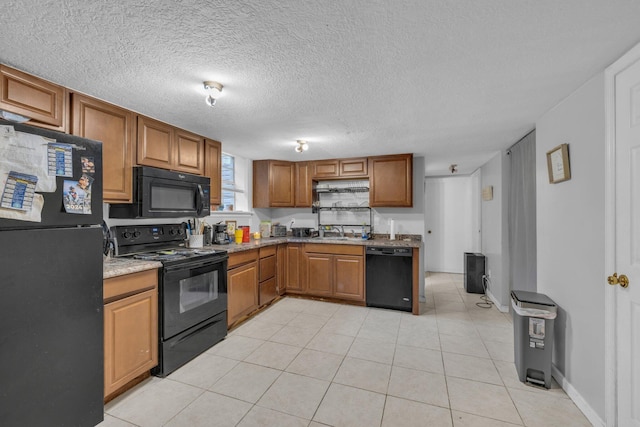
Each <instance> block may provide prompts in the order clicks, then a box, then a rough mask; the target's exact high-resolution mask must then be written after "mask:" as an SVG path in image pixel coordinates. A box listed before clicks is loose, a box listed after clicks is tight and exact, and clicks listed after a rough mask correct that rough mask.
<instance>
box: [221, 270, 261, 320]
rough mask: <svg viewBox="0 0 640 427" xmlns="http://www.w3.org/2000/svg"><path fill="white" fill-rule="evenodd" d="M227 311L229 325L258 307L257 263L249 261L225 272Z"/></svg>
mask: <svg viewBox="0 0 640 427" xmlns="http://www.w3.org/2000/svg"><path fill="white" fill-rule="evenodd" d="M227 298H228V312H227V316H228V317H227V319H228V321H227V323H228V324H229V325H231V324H232V323H234V322H235V321H236V320H238V319H240V318H241V317H242V316H244V315H247V314H249V313H251V312H252V311H253V310H255V309H256V308H258V263H257V262H255V261H254V262H251V263H249V264H246V265H243V266H242V267H238V268H234V269H231V270H229V271H228V273H227Z"/></svg>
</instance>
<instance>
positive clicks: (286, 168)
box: [269, 161, 295, 207]
mask: <svg viewBox="0 0 640 427" xmlns="http://www.w3.org/2000/svg"><path fill="white" fill-rule="evenodd" d="M294 176H295V165H294V164H293V163H291V162H280V161H271V162H270V164H269V202H270V203H269V204H270V206H272V207H294V206H295V200H294V195H295V192H294V188H295V187H294V186H295V183H294Z"/></svg>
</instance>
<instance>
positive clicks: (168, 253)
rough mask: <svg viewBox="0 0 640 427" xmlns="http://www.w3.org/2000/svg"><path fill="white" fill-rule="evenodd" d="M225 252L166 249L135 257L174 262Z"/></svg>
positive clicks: (200, 249) (206, 249) (203, 249)
mask: <svg viewBox="0 0 640 427" xmlns="http://www.w3.org/2000/svg"><path fill="white" fill-rule="evenodd" d="M224 252H225V251H221V250H216V249H209V248H199V249H184V248H180V249H165V250H161V251H153V252H145V253H139V254H135V255H133V258H135V259H142V260H148V261H173V260H177V259H187V258H196V257H200V256H204V255H215V254H222V253H224Z"/></svg>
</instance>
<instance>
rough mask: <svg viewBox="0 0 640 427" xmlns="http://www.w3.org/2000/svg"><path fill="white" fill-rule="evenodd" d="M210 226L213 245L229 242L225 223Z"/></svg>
mask: <svg viewBox="0 0 640 427" xmlns="http://www.w3.org/2000/svg"><path fill="white" fill-rule="evenodd" d="M211 227H213V238H212V243H213V244H214V245H226V244H228V243H229V235H228V234H227V224H213V225H212V226H211Z"/></svg>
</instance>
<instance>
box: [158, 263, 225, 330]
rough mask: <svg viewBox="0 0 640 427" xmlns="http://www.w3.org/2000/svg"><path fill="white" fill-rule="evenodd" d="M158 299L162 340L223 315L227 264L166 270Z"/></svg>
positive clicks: (174, 266)
mask: <svg viewBox="0 0 640 427" xmlns="http://www.w3.org/2000/svg"><path fill="white" fill-rule="evenodd" d="M160 298H161V300H162V313H160V318H161V324H160V326H161V330H162V338H163V339H165V340H166V339H168V338H171V337H172V336H174V335H177V334H179V333H180V332H183V331H185V330H187V329H189V328H191V327H193V326H195V325H197V324H199V323H200V322H203V321H205V320H207V319H209V318H211V317H213V316H215V315H217V314H219V313H221V312H223V311H225V310H226V309H227V260H226V259H219V258H218V259H216V260H215V261H211V260H210V261H201V262H192V263H185V264H180V265H173V266H171V267H165V268H164V269H163V279H162V284H161V288H160Z"/></svg>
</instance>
